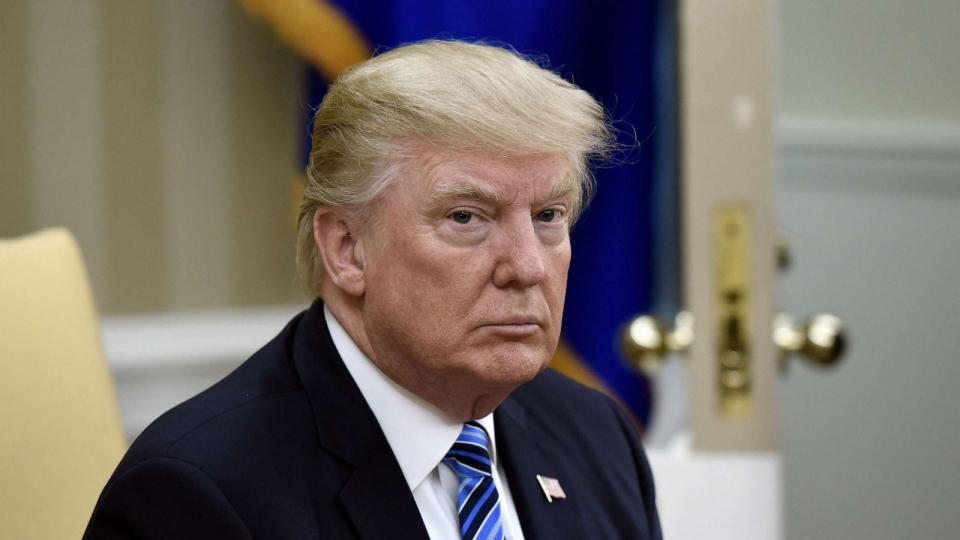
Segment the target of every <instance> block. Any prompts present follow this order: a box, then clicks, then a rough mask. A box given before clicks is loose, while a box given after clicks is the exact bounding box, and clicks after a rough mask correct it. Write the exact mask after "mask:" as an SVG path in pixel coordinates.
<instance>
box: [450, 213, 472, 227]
mask: <svg viewBox="0 0 960 540" xmlns="http://www.w3.org/2000/svg"><path fill="white" fill-rule="evenodd" d="M447 217H449V218H450V219H452V220H454V221H456V222H457V223H460V224H461V225H466V224H467V223H470V222H471V221H472V220H473V217H474V216H473V212H468V211H466V210H457V211H456V212H453V213H452V214H450V215H449V216H447Z"/></svg>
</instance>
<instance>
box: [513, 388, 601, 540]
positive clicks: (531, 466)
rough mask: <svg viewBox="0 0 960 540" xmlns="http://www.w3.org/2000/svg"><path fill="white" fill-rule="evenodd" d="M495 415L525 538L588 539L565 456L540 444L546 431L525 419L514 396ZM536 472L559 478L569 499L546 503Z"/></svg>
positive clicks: (545, 435)
mask: <svg viewBox="0 0 960 540" xmlns="http://www.w3.org/2000/svg"><path fill="white" fill-rule="evenodd" d="M495 415H496V429H497V454H498V457H499V459H502V460H503V465H504V469H505V471H506V473H507V478H508V481H509V484H510V493H511V495H512V496H513V501H514V504H515V505H516V507H517V514H518V516H519V517H520V525H521V527H522V528H523V535H524V537H526V538H587V537H588V535H587V534H586V531H585V530H584V526H583V520H582V519H581V518H580V510H579V506H578V505H577V503H576V497H577V493H576V492H575V491H571V490H570V487H571V486H572V485H573V482H574V481H575V478H576V477H575V476H574V474H573V471H570V470H569V467H567V466H566V465H565V463H566V462H567V460H565V459H564V456H562V455H558V454H557V453H555V452H554V451H552V449H551V448H550V446H549V445H547V444H544V443H543V441H548V440H549V434H545V433H540V432H538V430H537V429H535V427H534V426H532V425H531V424H530V423H528V422H527V418H526V413H525V412H524V409H523V407H522V406H521V405H520V403H519V402H518V401H517V400H516V399H515V398H514V397H508V398H507V399H506V400H505V401H504V402H503V403H502V404H501V405H500V407H498V408H497V411H496V413H495ZM537 475H542V476H548V477H551V478H556V479H558V480H559V481H560V483H561V484H563V485H564V486H565V488H566V489H567V497H568V498H567V499H560V500H556V499H555V500H554V501H553V502H552V503H551V502H548V501H547V498H546V496H545V495H544V493H543V489H542V488H541V487H540V484H539V482H537Z"/></svg>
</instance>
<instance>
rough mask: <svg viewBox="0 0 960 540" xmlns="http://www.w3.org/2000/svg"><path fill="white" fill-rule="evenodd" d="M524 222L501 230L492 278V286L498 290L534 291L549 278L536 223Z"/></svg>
mask: <svg viewBox="0 0 960 540" xmlns="http://www.w3.org/2000/svg"><path fill="white" fill-rule="evenodd" d="M524 221H525V223H517V224H512V225H510V226H508V227H504V229H503V230H502V235H501V238H500V239H499V241H498V243H497V244H498V245H497V250H498V253H497V255H496V259H497V266H496V269H495V270H494V274H493V283H494V285H496V286H497V287H500V288H505V287H517V288H526V287H533V286H534V285H537V284H539V283H540V282H542V281H543V280H544V278H545V277H546V273H547V271H546V266H545V265H544V260H543V258H544V256H545V252H544V249H543V245H542V244H541V242H540V239H539V238H538V237H537V232H536V231H535V230H534V224H533V222H532V221H530V219H529V218H527V219H526V220H524Z"/></svg>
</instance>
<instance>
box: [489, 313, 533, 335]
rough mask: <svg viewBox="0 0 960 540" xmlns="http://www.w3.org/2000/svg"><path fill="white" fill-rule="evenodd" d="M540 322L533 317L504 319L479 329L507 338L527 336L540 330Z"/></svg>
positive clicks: (491, 322)
mask: <svg viewBox="0 0 960 540" xmlns="http://www.w3.org/2000/svg"><path fill="white" fill-rule="evenodd" d="M540 327H541V324H540V321H539V320H538V319H537V318H535V317H506V318H503V319H498V320H495V321H490V322H487V323H485V324H482V325H480V328H482V329H484V330H487V331H491V332H494V333H497V334H502V335H507V336H527V335H531V334H534V333H536V332H537V331H538V330H540Z"/></svg>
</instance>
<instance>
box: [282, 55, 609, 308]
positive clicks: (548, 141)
mask: <svg viewBox="0 0 960 540" xmlns="http://www.w3.org/2000/svg"><path fill="white" fill-rule="evenodd" d="M410 141H425V142H428V143H429V144H432V145H436V146H438V147H442V148H452V149H463V150H482V151H492V152H498V153H504V154H510V155H523V154H561V155H565V156H567V159H568V160H569V166H570V170H571V174H570V175H569V178H568V179H567V181H568V182H570V183H571V186H570V187H571V188H573V189H574V191H575V192H576V193H577V195H578V196H577V197H576V203H575V204H574V208H572V209H571V211H570V215H571V223H572V222H573V221H574V220H575V219H576V217H577V216H578V215H579V213H580V211H581V210H582V208H583V206H584V205H585V204H586V202H587V201H588V200H589V198H590V195H591V193H592V186H593V179H592V176H591V174H590V168H589V166H590V162H591V161H593V160H594V159H596V158H601V157H606V156H607V155H608V153H609V152H610V150H611V148H612V147H613V144H614V143H613V136H612V130H611V128H610V126H609V124H608V122H607V119H606V115H605V114H604V111H603V107H602V106H601V105H600V104H599V103H598V102H597V101H596V100H595V99H593V98H592V97H591V96H590V95H589V94H588V93H587V92H585V91H583V90H581V89H579V88H577V87H576V86H575V85H573V84H571V83H569V82H567V81H566V80H564V79H563V78H562V77H560V76H559V75H557V74H556V73H554V72H552V71H549V70H547V69H544V68H542V67H540V66H538V65H537V64H536V63H534V62H532V61H531V60H528V59H526V58H523V57H522V56H520V55H519V54H517V53H516V52H513V51H510V50H507V49H503V48H500V47H494V46H490V45H484V44H478V43H465V42H461V41H437V40H431V41H423V42H419V43H414V44H411V45H405V46H402V47H398V48H396V49H393V50H390V51H388V52H385V53H383V54H380V55H377V56H375V57H373V58H371V59H370V60H367V61H366V62H363V63H361V64H357V65H355V66H353V67H352V68H350V69H348V70H347V71H345V72H344V73H343V74H342V75H341V76H340V77H339V78H338V79H337V80H336V81H335V82H334V83H333V84H331V85H330V87H329V89H328V90H327V94H326V97H324V99H323V102H322V103H321V104H320V107H319V109H318V110H317V112H316V116H315V117H314V126H313V135H312V150H311V152H310V160H309V164H308V165H307V185H306V188H305V190H304V194H303V199H302V200H301V202H300V217H299V225H298V228H299V230H298V235H297V271H298V273H299V275H300V279H301V281H302V282H303V285H304V288H305V289H306V290H307V292H308V293H311V294H312V295H314V296H319V295H320V282H321V280H322V279H323V274H324V270H323V263H322V262H321V261H320V257H319V252H318V250H317V246H316V243H315V242H314V238H313V216H314V213H315V212H316V210H317V209H318V208H320V207H330V206H333V207H343V208H350V209H356V210H359V209H362V208H363V207H364V206H365V205H366V204H367V203H369V202H370V201H372V200H373V199H374V198H376V197H377V195H379V194H380V193H382V192H383V190H384V189H386V187H387V186H388V185H389V183H390V182H391V181H392V180H393V179H394V178H395V177H396V173H397V171H398V168H399V167H400V166H401V164H402V163H403V161H404V160H405V159H407V158H409V157H412V156H410V155H408V153H409V149H410V144H409V142H410Z"/></svg>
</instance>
